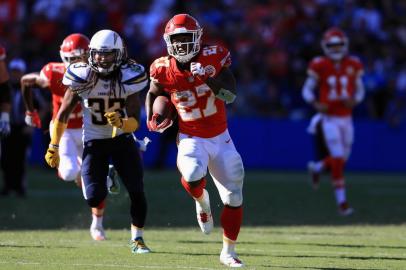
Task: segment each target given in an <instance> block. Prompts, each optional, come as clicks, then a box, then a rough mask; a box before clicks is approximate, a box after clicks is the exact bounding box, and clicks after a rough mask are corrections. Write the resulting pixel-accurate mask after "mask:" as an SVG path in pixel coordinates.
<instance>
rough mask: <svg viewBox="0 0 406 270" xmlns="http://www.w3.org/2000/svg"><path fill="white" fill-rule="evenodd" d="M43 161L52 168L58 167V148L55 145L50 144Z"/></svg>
mask: <svg viewBox="0 0 406 270" xmlns="http://www.w3.org/2000/svg"><path fill="white" fill-rule="evenodd" d="M45 160H46V162H47V163H48V165H49V166H50V167H52V168H57V167H58V166H59V146H58V145H57V144H50V145H49V147H48V150H47V153H46V154H45Z"/></svg>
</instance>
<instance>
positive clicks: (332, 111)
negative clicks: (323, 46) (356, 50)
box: [307, 56, 363, 116]
mask: <svg viewBox="0 0 406 270" xmlns="http://www.w3.org/2000/svg"><path fill="white" fill-rule="evenodd" d="M307 72H308V74H309V75H310V76H313V77H316V78H317V80H318V82H319V84H318V89H319V93H318V94H319V101H320V102H321V103H323V104H326V105H328V111H327V114H329V115H335V116H347V115H351V112H352V110H351V109H350V108H348V107H346V106H345V105H344V103H343V100H346V99H348V98H354V94H355V91H356V81H357V79H358V78H359V77H360V76H362V74H363V66H362V63H361V62H360V61H359V60H358V59H357V58H356V57H351V56H346V57H344V58H343V59H342V60H341V62H340V63H339V64H335V63H334V62H333V61H331V60H330V59H329V58H328V57H325V56H322V57H316V58H314V59H313V60H312V61H311V62H310V64H309V67H308V70H307Z"/></svg>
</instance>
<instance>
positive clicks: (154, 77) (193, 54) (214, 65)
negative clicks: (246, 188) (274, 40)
mask: <svg viewBox="0 0 406 270" xmlns="http://www.w3.org/2000/svg"><path fill="white" fill-rule="evenodd" d="M202 33H203V29H202V28H201V27H200V25H199V23H198V22H197V21H196V20H195V19H194V18H193V17H192V16H190V15H187V14H178V15H176V16H174V17H173V18H172V19H170V20H169V22H168V23H167V25H166V28H165V34H164V40H165V42H166V45H167V49H168V54H169V55H168V56H165V57H161V58H158V59H156V60H155V61H154V62H153V63H152V65H151V68H150V76H151V84H150V89H149V91H148V94H147V98H146V111H147V118H148V119H147V125H148V127H149V129H150V130H152V131H160V130H163V129H165V128H166V126H165V125H167V124H168V123H169V121H164V122H163V123H157V117H156V116H155V115H153V111H152V105H153V102H154V100H155V98H156V97H157V96H159V95H163V94H164V93H167V94H168V95H170V98H171V101H172V103H173V105H174V106H175V107H176V110H177V113H178V121H179V142H178V156H177V165H178V169H179V171H180V172H181V174H182V178H181V182H182V185H183V186H184V188H185V189H186V191H187V192H188V193H189V194H190V195H191V196H192V197H193V199H194V200H195V202H196V212H197V220H198V223H199V225H200V228H201V230H202V231H203V232H204V233H206V234H208V233H210V231H211V230H212V228H213V218H212V216H211V210H210V200H209V194H208V192H207V190H206V189H205V183H206V173H207V169H208V170H209V173H210V175H211V176H212V178H213V181H214V183H215V185H216V187H217V189H218V191H219V194H220V197H221V200H222V202H223V204H224V208H223V211H222V214H221V226H222V227H223V249H222V251H221V253H220V262H221V263H223V264H225V265H227V266H230V267H242V266H243V263H242V262H241V261H240V260H239V259H238V257H237V254H236V253H235V243H236V241H237V236H238V233H239V231H240V226H241V222H242V202H243V198H242V186H243V179H244V167H243V163H242V160H241V156H240V155H239V153H238V152H237V150H236V149H235V146H234V144H233V141H232V140H231V137H230V134H229V132H228V129H227V118H226V109H225V103H231V102H233V101H234V99H235V97H236V96H235V91H236V84H235V78H234V76H233V74H232V73H231V71H230V69H229V66H230V64H231V58H230V53H229V51H228V50H227V49H226V48H224V47H222V46H219V45H212V46H205V45H202V44H201V37H202Z"/></svg>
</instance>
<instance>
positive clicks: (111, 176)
mask: <svg viewBox="0 0 406 270" xmlns="http://www.w3.org/2000/svg"><path fill="white" fill-rule="evenodd" d="M118 178H119V177H118V174H117V171H116V169H115V168H114V166H113V165H109V173H108V175H107V190H108V191H109V193H110V194H111V195H117V194H119V193H120V181H119V180H118Z"/></svg>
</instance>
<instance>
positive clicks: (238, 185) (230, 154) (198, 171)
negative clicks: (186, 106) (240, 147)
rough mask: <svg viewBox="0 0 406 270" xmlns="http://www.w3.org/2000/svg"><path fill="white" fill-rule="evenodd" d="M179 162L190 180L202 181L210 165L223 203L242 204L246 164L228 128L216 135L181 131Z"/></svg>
mask: <svg viewBox="0 0 406 270" xmlns="http://www.w3.org/2000/svg"><path fill="white" fill-rule="evenodd" d="M177 165H178V168H179V171H180V173H181V174H182V176H183V178H184V179H185V180H186V181H187V182H193V181H197V180H200V179H201V178H203V177H204V176H205V175H206V174H207V168H208V169H209V173H210V175H211V177H212V178H213V181H214V183H215V185H216V187H217V190H218V191H219V194H220V197H221V200H222V202H223V204H225V205H229V206H234V207H238V206H240V205H241V204H242V201H243V198H242V187H243V181H244V166H243V163H242V159H241V156H240V154H239V153H238V152H237V150H236V149H235V146H234V143H233V141H232V140H231V137H230V134H229V133H228V130H226V131H224V132H223V133H222V134H220V135H218V136H216V137H213V138H200V137H194V136H189V135H186V134H182V133H180V134H179V144H178V157H177Z"/></svg>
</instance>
